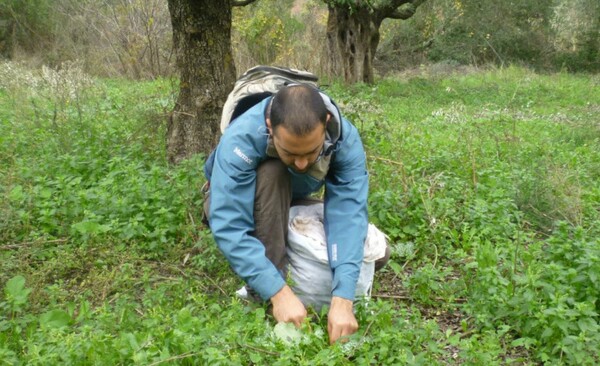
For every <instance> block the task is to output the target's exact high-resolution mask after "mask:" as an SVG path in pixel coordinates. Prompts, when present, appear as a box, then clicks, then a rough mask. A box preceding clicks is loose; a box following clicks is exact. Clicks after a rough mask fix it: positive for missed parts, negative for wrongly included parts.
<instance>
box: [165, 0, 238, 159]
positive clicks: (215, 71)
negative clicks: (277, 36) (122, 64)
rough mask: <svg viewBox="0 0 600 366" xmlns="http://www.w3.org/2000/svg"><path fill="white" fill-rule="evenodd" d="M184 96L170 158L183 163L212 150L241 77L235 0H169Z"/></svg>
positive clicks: (174, 120)
mask: <svg viewBox="0 0 600 366" xmlns="http://www.w3.org/2000/svg"><path fill="white" fill-rule="evenodd" d="M168 1H169V12H170V14H171V24H172V26H173V47H174V49H175V53H176V57H177V59H176V63H177V68H178V70H179V74H180V81H179V82H180V84H179V95H178V98H177V101H176V103H175V108H174V110H173V112H172V114H171V116H170V118H169V122H168V125H167V157H168V159H169V162H171V163H178V162H180V161H181V160H183V159H185V158H188V157H190V156H191V155H193V154H196V153H209V152H210V151H211V150H212V149H213V148H214V146H215V145H216V143H217V141H218V138H219V122H220V116H221V109H222V107H223V103H224V102H225V99H226V98H227V94H228V93H229V92H230V91H231V89H232V88H233V84H234V82H235V75H236V72H235V66H234V64H233V57H232V50H231V38H230V34H231V20H232V18H231V17H232V15H231V14H232V10H231V9H232V8H231V3H230V0H168Z"/></svg>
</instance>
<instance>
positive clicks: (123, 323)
mask: <svg viewBox="0 0 600 366" xmlns="http://www.w3.org/2000/svg"><path fill="white" fill-rule="evenodd" d="M3 67H5V69H3V70H1V71H2V72H0V195H1V196H2V199H1V200H0V268H1V270H0V289H2V292H1V293H0V364H7V365H13V364H15V365H20V364H22V365H25V364H27V365H38V364H40V365H41V364H44V365H47V364H73V365H89V364H98V365H105V364H143V365H149V364H152V365H157V364H182V365H189V364H210V365H213V364H214V365H218V364H223V365H230V364H242V365H248V364H257V365H260V364H274V365H289V364H302V365H304V364H305V365H354V364H359V365H367V364H415V365H420V364H470V365H480V364H490V365H496V364H497V365H500V364H502V365H503V364H542V363H546V364H577V365H580V364H587V365H593V364H597V363H598V362H600V360H599V356H598V351H597V350H598V349H600V329H599V320H600V319H599V315H598V307H599V305H600V303H599V301H600V300H598V299H599V297H600V242H599V239H598V238H599V237H600V206H599V203H598V202H600V148H599V147H600V125H598V118H597V116H598V114H599V111H600V88H599V87H598V86H599V84H600V79H599V78H598V76H597V75H571V74H551V75H539V74H535V73H532V72H530V71H529V70H526V69H520V68H514V67H511V68H507V69H503V70H486V71H477V72H472V73H468V74H453V75H431V74H429V73H428V72H427V70H426V69H424V70H422V72H421V74H419V75H413V76H411V77H403V78H396V79H394V78H388V79H385V80H380V81H379V82H378V83H377V84H376V85H375V86H367V85H355V86H351V87H348V86H343V85H339V84H334V85H331V86H330V87H329V88H328V90H329V92H330V93H331V94H332V96H333V97H334V98H335V99H336V100H337V101H338V102H339V104H340V105H341V107H342V109H343V110H344V111H345V112H346V115H347V116H348V117H350V118H351V119H352V120H353V121H354V122H355V124H356V125H357V126H358V127H359V129H360V132H361V135H362V136H363V140H364V143H365V146H366V149H367V154H368V163H369V171H370V174H371V192H370V201H369V210H370V220H371V221H372V222H373V223H375V224H377V225H378V226H379V227H380V228H381V229H382V230H383V231H385V232H386V233H387V234H388V235H389V237H390V242H391V245H392V248H393V254H392V260H391V262H390V264H389V266H388V267H387V268H386V269H385V270H383V271H382V272H380V273H378V274H377V278H376V286H375V289H374V297H373V299H372V300H371V301H370V302H368V303H361V304H359V305H358V306H357V318H358V320H359V323H360V325H361V327H360V329H359V331H358V333H357V334H356V335H355V336H353V337H352V338H351V340H350V342H348V343H346V344H343V345H334V346H329V345H328V341H327V331H326V329H327V323H326V317H325V316H324V315H325V313H323V314H318V313H314V312H312V313H311V321H310V322H308V323H307V324H306V325H305V326H304V328H303V329H302V332H301V333H300V335H298V334H296V335H294V337H292V338H293V340H292V343H291V344H288V343H286V341H285V340H284V339H282V337H281V334H282V333H281V332H283V333H284V334H286V332H288V331H289V330H287V329H281V328H276V327H275V324H274V322H273V320H272V318H271V317H270V316H268V315H266V310H267V309H266V307H263V306H258V305H252V304H247V303H244V302H241V301H240V300H238V299H236V298H235V296H233V292H234V291H235V290H236V289H237V288H238V287H239V286H240V285H241V282H240V280H239V279H237V278H236V277H235V276H234V275H233V273H232V272H231V271H230V269H229V267H228V265H227V263H226V261H225V260H224V258H223V257H222V256H221V255H220V253H219V252H218V250H217V249H216V247H215V244H214V242H213V240H212V238H211V235H210V232H209V230H208V229H207V228H206V227H204V226H203V225H202V224H201V215H200V207H201V204H202V200H203V197H202V194H201V193H200V187H201V186H202V184H203V183H204V178H203V176H202V172H201V170H202V164H203V157H202V156H197V157H194V158H192V159H190V160H188V161H186V162H184V163H183V164H181V165H179V166H177V167H169V166H168V165H167V163H166V158H165V149H164V134H165V124H164V121H165V118H166V113H167V112H168V111H169V110H170V108H171V105H172V101H173V86H172V84H171V83H170V82H169V81H166V80H159V81H156V82H151V83H148V82H146V83H141V82H132V81H126V80H94V81H89V80H88V81H85V80H84V81H85V82H81V83H79V84H78V83H76V82H74V83H71V84H68V83H64V84H62V85H80V87H71V89H69V90H70V92H67V91H68V90H67V89H66V88H67V87H66V86H64V87H63V89H60V88H59V89H53V87H52V85H53V84H51V83H49V81H48V80H46V81H44V80H43V79H40V74H38V73H36V72H35V71H34V72H32V71H28V70H23V69H19V68H15V67H13V69H12V71H7V69H6V66H3ZM11 72H12V73H13V74H10V73H11ZM15 74H18V75H21V76H19V77H17V76H15ZM6 75H9V77H7V76H6ZM11 75H12V77H10V76H11ZM77 75H78V74H77V73H75V72H73V73H72V74H68V73H66V74H61V75H55V77H56V78H59V79H60V78H62V79H60V80H70V79H73V78H77V77H81V76H77ZM36 78H38V79H36ZM11 80H13V81H14V80H20V81H19V82H18V83H17V82H11ZM28 80H29V81H28ZM32 80H33V81H35V80H37V84H35V85H36V88H33V87H32V86H31V85H34V82H33V81H32Z"/></svg>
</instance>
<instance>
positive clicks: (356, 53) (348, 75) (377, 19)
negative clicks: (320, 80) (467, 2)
mask: <svg viewBox="0 0 600 366" xmlns="http://www.w3.org/2000/svg"><path fill="white" fill-rule="evenodd" d="M323 1H324V2H325V3H326V4H327V7H328V9H329V16H328V18H327V51H328V52H329V62H330V64H329V66H330V67H329V69H330V70H329V72H330V73H331V74H332V75H334V76H338V77H342V76H343V77H344V80H345V81H346V82H347V83H356V82H365V83H369V84H371V83H373V82H374V81H375V80H374V79H375V78H374V75H373V59H374V58H375V52H376V51H377V46H378V45H379V27H380V26H381V23H382V22H383V20H384V19H386V18H392V19H408V18H410V17H412V16H413V15H414V14H415V11H416V10H417V8H418V7H419V6H421V4H423V3H424V2H425V1H426V0H378V1H367V0H323Z"/></svg>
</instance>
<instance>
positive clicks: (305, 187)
mask: <svg viewBox="0 0 600 366" xmlns="http://www.w3.org/2000/svg"><path fill="white" fill-rule="evenodd" d="M322 96H323V99H324V100H325V101H326V106H327V107H328V109H329V112H330V113H331V114H332V117H333V118H332V119H331V120H330V121H329V123H328V129H327V135H326V136H327V137H326V147H327V146H330V148H329V149H327V153H326V155H330V156H328V158H329V157H330V160H329V159H327V161H328V162H329V166H328V168H329V169H328V171H327V173H326V175H325V176H324V177H323V178H322V179H317V178H315V177H314V176H311V175H310V174H308V173H305V174H298V173H296V172H294V171H292V170H291V169H290V174H291V177H292V192H293V196H294V198H301V197H306V196H307V195H308V194H310V193H312V192H315V191H317V190H319V189H320V188H321V187H322V186H323V184H325V202H324V203H325V223H324V224H325V233H326V236H327V246H328V253H329V263H330V266H331V270H332V274H333V283H332V295H333V296H339V297H343V298H345V299H349V300H354V293H355V290H356V282H357V280H358V275H359V271H360V267H361V263H362V259H363V249H364V241H365V237H366V234H367V224H368V218H367V195H368V180H369V179H368V173H367V169H366V159H365V152H364V149H363V145H362V142H361V140H360V137H359V135H358V131H357V130H356V128H355V127H354V126H353V125H352V124H350V122H348V121H347V120H346V119H344V118H342V117H341V115H340V113H339V111H338V109H337V107H336V106H335V104H334V103H333V102H332V101H331V100H330V99H329V97H327V96H325V95H324V94H322ZM270 99H271V98H267V99H265V100H263V101H262V102H260V103H259V104H257V105H255V106H254V107H252V108H250V109H249V110H248V111H246V112H245V113H244V114H242V115H240V116H239V117H238V118H236V119H235V120H234V121H232V122H231V124H230V126H229V127H228V128H227V129H226V130H225V132H224V133H223V136H222V137H221V140H220V141H219V144H218V146H217V148H216V149H215V151H213V153H212V154H211V156H210V157H209V159H208V160H207V163H206V165H205V168H204V171H205V174H206V177H207V179H209V181H210V209H209V217H210V219H209V220H210V228H211V231H212V233H213V235H214V238H215V241H216V242H217V245H218V246H219V249H220V250H221V251H222V252H223V254H224V255H225V257H226V258H227V260H228V261H229V263H230V264H231V266H232V268H233V270H234V271H235V272H236V273H237V274H238V275H239V276H240V277H241V278H242V279H243V280H244V281H246V283H248V285H249V286H250V287H252V288H253V289H254V290H255V291H256V292H257V293H258V294H259V295H260V296H261V297H262V298H263V299H265V300H267V299H269V298H271V297H272V296H273V295H275V294H276V293H277V292H278V291H279V290H281V288H282V287H283V286H284V285H285V279H284V278H283V277H282V275H281V274H280V273H279V271H278V270H277V269H276V268H275V266H274V265H273V264H272V263H271V261H269V260H268V259H267V257H266V256H265V249H264V246H263V244H262V243H261V242H260V241H259V240H258V239H256V238H254V237H252V236H251V235H250V233H251V232H252V231H253V230H254V220H253V215H254V214H253V212H254V193H255V187H256V170H257V168H258V166H259V164H260V163H261V162H262V161H264V160H265V159H267V158H268V157H269V156H268V155H267V150H268V146H269V136H268V133H267V128H266V122H265V111H266V108H267V107H268V105H269V102H270Z"/></svg>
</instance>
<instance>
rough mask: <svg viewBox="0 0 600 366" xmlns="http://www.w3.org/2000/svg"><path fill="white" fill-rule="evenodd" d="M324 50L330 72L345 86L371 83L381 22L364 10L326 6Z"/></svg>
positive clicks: (367, 10)
mask: <svg viewBox="0 0 600 366" xmlns="http://www.w3.org/2000/svg"><path fill="white" fill-rule="evenodd" d="M328 8H329V16H328V18H327V47H328V53H329V61H330V72H331V73H332V74H333V75H336V76H343V77H344V80H345V81H346V82H347V83H356V82H365V83H373V82H374V79H375V78H374V75H373V59H374V57H375V52H376V51H377V46H378V45H379V27H380V26H381V20H380V19H378V18H377V17H376V16H374V15H373V14H370V13H369V9H367V8H358V9H350V8H349V7H334V6H331V5H330V6H328Z"/></svg>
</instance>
